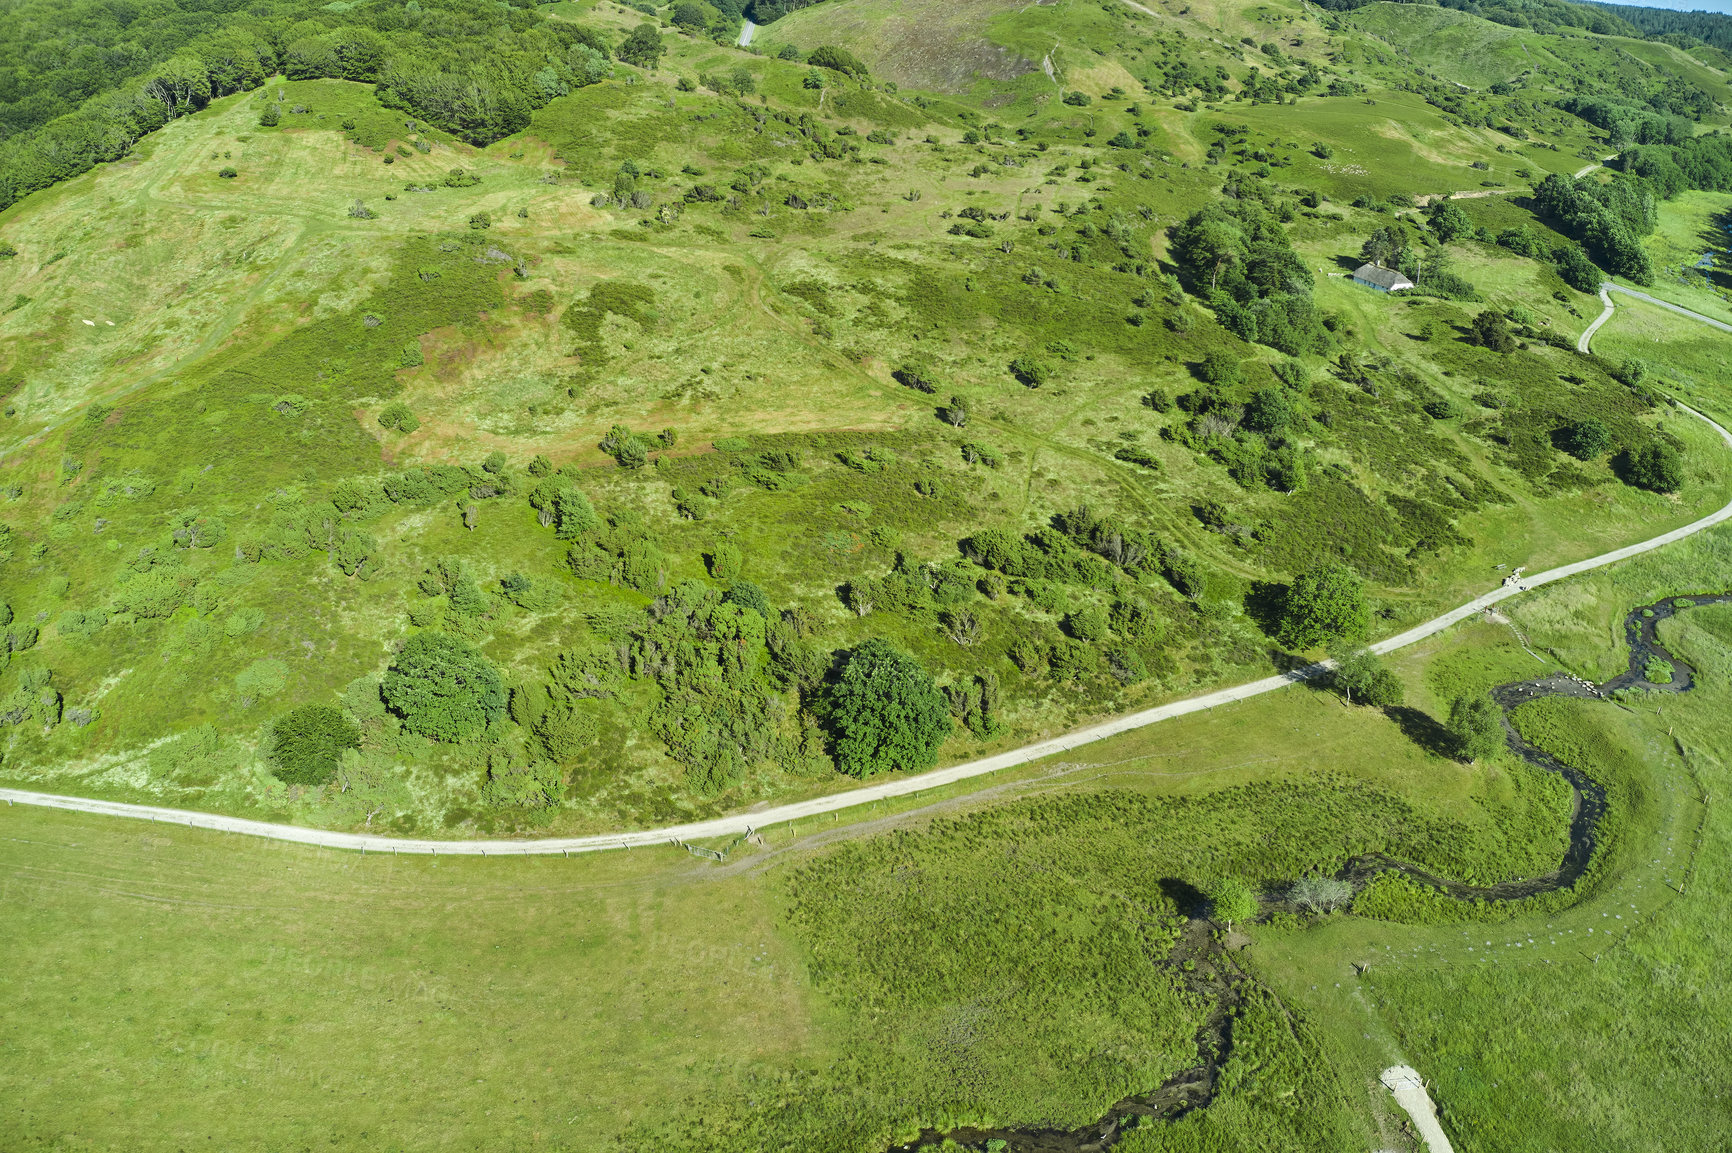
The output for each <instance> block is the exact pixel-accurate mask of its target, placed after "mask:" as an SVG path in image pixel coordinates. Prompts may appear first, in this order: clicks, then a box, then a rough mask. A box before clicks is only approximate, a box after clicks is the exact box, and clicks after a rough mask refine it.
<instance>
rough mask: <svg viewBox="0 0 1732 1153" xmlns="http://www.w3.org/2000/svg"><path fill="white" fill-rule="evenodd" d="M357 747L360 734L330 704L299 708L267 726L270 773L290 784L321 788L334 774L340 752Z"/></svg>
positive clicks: (340, 762) (347, 719)
mask: <svg viewBox="0 0 1732 1153" xmlns="http://www.w3.org/2000/svg"><path fill="white" fill-rule="evenodd" d="M360 747H361V733H360V730H359V729H357V728H355V726H354V724H353V723H352V722H351V721H350V720H349V718H348V717H345V716H344V715H343V711H342V710H341V709H338V708H334V707H333V706H331V705H302V706H301V707H300V708H297V709H291V710H290V711H288V712H286V713H284V714H283V715H282V716H280V717H278V718H277V719H276V722H275V723H274V724H273V725H271V751H270V762H271V771H272V772H273V773H275V774H276V776H277V777H278V779H280V780H282V781H285V782H286V783H288V784H291V785H323V784H325V783H327V782H329V781H330V780H331V778H332V777H334V776H336V775H337V769H338V767H339V766H341V765H342V763H343V750H344V749H358V748H360Z"/></svg>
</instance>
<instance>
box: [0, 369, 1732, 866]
mask: <svg viewBox="0 0 1732 1153" xmlns="http://www.w3.org/2000/svg"><path fill="white" fill-rule="evenodd" d="M1678 407H1679V408H1680V409H1683V410H1684V411H1685V412H1688V413H1690V414H1691V415H1692V416H1695V417H1697V418H1699V419H1701V420H1703V421H1706V422H1707V423H1708V424H1709V425H1710V426H1711V427H1712V428H1713V429H1714V431H1715V432H1717V433H1719V434H1720V439H1721V440H1722V441H1724V442H1725V444H1726V447H1727V448H1728V449H1732V432H1727V431H1726V429H1724V428H1722V427H1721V426H1720V425H1718V424H1716V423H1715V422H1714V421H1712V420H1709V418H1708V417H1706V416H1703V415H1702V414H1701V413H1699V412H1697V411H1696V410H1695V409H1693V408H1690V407H1689V406H1688V405H1684V404H1680V405H1678ZM1728 519H1732V503H1729V504H1727V505H1726V506H1725V507H1723V508H1721V509H1718V510H1716V511H1715V512H1712V513H1710V514H1709V515H1707V516H1705V517H1702V518H1701V519H1700V520H1697V521H1693V522H1691V523H1690V524H1687V525H1684V526H1683V527H1681V528H1675V529H1673V530H1672V531H1671V532H1666V533H1661V534H1660V535H1659V536H1657V537H1654V538H1652V539H1650V540H1645V541H1641V542H1640V543H1637V544H1632V545H1626V546H1625V547H1623V548H1620V549H1614V550H1613V551H1611V552H1608V553H1602V554H1601V555H1599V556H1596V557H1590V558H1588V559H1587V560H1580V561H1576V562H1575V563H1574V564H1567V565H1560V566H1559V567H1557V568H1553V569H1547V570H1546V571H1545V572H1541V573H1535V574H1533V575H1531V576H1527V577H1524V578H1523V579H1522V581H1521V583H1520V584H1513V583H1511V584H1504V585H1500V586H1499V587H1498V588H1495V589H1493V590H1492V591H1491V592H1488V593H1486V594H1484V595H1483V596H1478V597H1475V598H1474V599H1473V600H1471V601H1468V602H1467V603H1466V604H1464V605H1461V606H1460V607H1458V608H1454V609H1451V610H1450V611H1449V612H1446V613H1444V614H1443V615H1442V616H1439V617H1434V618H1433V619H1431V620H1429V621H1426V622H1425V623H1424V624H1420V625H1415V626H1414V627H1413V628H1410V629H1408V630H1407V631H1406V632H1404V633H1401V634H1399V635H1397V636H1393V637H1389V638H1387V639H1385V640H1381V641H1378V642H1376V643H1375V644H1373V645H1371V646H1370V647H1371V651H1372V652H1375V653H1389V652H1394V651H1395V650H1396V649H1400V648H1405V647H1406V646H1408V645H1411V644H1414V643H1415V642H1417V641H1421V640H1424V639H1425V638H1426V637H1430V636H1434V635H1436V634H1437V633H1440V632H1442V631H1443V630H1444V629H1447V628H1449V627H1450V626H1451V625H1454V624H1457V623H1459V622H1461V621H1464V620H1466V619H1467V618H1468V617H1471V616H1473V615H1474V614H1475V613H1477V612H1480V611H1481V610H1483V609H1486V608H1489V607H1490V606H1492V605H1495V604H1497V603H1498V602H1499V601H1504V600H1508V599H1509V598H1510V597H1513V596H1519V595H1520V594H1521V593H1522V592H1524V591H1526V590H1527V589H1531V588H1535V587H1537V586H1539V585H1543V584H1550V583H1552V582H1553V581H1559V580H1564V579H1566V578H1569V577H1573V576H1577V575H1579V574H1581V573H1585V572H1591V571H1593V570H1594V569H1597V568H1602V567H1604V566H1606V565H1609V564H1615V563H1616V562H1618V561H1621V560H1626V559H1628V558H1630V557H1633V556H1639V555H1641V554H1642V553H1645V552H1650V551H1652V550H1654V549H1657V548H1660V547H1661V546H1663V545H1668V544H1671V543H1673V542H1674V541H1680V540H1683V539H1684V538H1685V537H1688V536H1691V535H1693V534H1695V533H1699V532H1701V531H1702V530H1703V529H1706V528H1711V527H1712V526H1714V525H1717V524H1719V523H1721V522H1722V521H1725V520H1728ZM1327 668H1328V665H1327V663H1323V664H1315V665H1309V666H1307V667H1305V668H1303V669H1298V670H1295V671H1293V672H1290V673H1283V674H1280V675H1278V676H1272V677H1264V678H1263V679H1262V680H1258V681H1252V682H1250V683H1249V684H1243V685H1235V686H1233V687H1231V688H1225V689H1219V690H1217V691H1215V692H1212V693H1205V694H1203V695H1202V696H1198V697H1190V698H1187V699H1185V700H1182V701H1172V702H1170V703H1168V704H1164V705H1157V706H1156V707H1154V708H1152V709H1144V710H1142V711H1141V712H1136V713H1129V714H1127V715H1125V716H1122V717H1114V718H1113V719H1111V720H1108V721H1103V722H1101V723H1100V724H1098V725H1092V726H1090V727H1089V728H1086V729H1079V730H1078V731H1076V732H1073V733H1066V734H1065V735H1063V736H1059V737H1053V738H1052V739H1050V740H1045V741H1038V742H1036V743H1035V744H1032V745H1024V746H1023V747H1022V748H1020V749H1012V750H1011V751H1010V752H1006V753H999V754H998V755H997V756H991V757H984V758H982V759H980V760H978V761H968V762H965V763H963V764H960V765H952V766H950V767H949V768H944V769H934V770H932V771H931V772H927V773H920V774H917V775H915V776H912V777H902V778H900V779H897V780H893V781H885V782H883V783H881V784H876V785H867V786H864V787H862V788H858V789H851V790H849V791H848V792H845V793H832V794H830V795H829V796H826V797H816V798H814V799H812V800H809V801H797V802H794V803H792V804H787V805H778V806H776V807H775V808H771V809H764V810H761V811H759V812H755V813H735V814H733V815H731V816H726V817H717V818H714V819H713V820H708V821H696V822H693V823H691V824H685V825H675V826H672V827H669V828H663V829H644V830H640V831H637V832H627V833H607V834H602V835H600V836H590V837H557V838H548V839H545V840H538V841H427V840H409V839H398V838H394V837H382V836H375V835H372V834H366V833H336V832H323V831H321V830H318V829H304V828H300V827H298V826H295V825H275V824H269V823H267V822H265V821H250V820H246V819H244V818H240V817H223V816H217V815H215V814H213V813H195V812H190V811H187V810H184V809H162V808H156V807H153V806H150V805H132V804H126V803H123V802H120V801H98V800H91V799H89V798H85V797H64V796H56V795H54V794H51V793H36V792H27V791H25V790H22V789H0V800H4V801H6V802H7V803H8V804H13V803H16V804H21V805H42V806H46V807H48V808H55V809H69V810H72V811H74V812H81V813H99V814H103V815H106V816H114V817H132V818H137V819H142V820H151V821H158V822H161V823H164V824H175V825H186V826H190V827H192V828H200V829H217V830H222V831H224V832H231V833H244V834H246V835H248V836H256V837H269V838H272V839H274V840H279V841H295V842H298V843H301V844H307V845H324V846H328V847H330V848H337V849H358V850H360V851H362V852H374V853H393V852H395V853H435V854H437V853H448V854H463V855H470V856H487V855H488V854H492V855H494V856H516V855H547V854H567V855H569V854H571V853H589V852H596V851H598V850H601V849H628V848H632V847H634V846H645V845H663V844H667V843H669V842H671V841H690V840H701V839H705V838H710V837H729V836H738V835H739V834H742V833H745V832H746V831H747V830H749V829H753V828H759V829H762V828H768V827H770V826H772V825H777V824H781V823H783V822H785V821H797V820H804V819H806V818H809V817H817V816H822V815H824V814H826V813H839V812H841V811H842V810H844V809H852V808H855V807H857V806H860V805H866V804H871V803H872V802H874V801H883V800H891V799H893V798H897V797H906V796H910V795H912V794H915V793H920V792H924V791H926V790H927V789H933V788H938V787H939V786H942V785H952V784H956V783H957V782H959V781H966V780H971V779H972V778H974V777H982V776H985V775H987V774H988V773H996V772H998V771H1000V770H1001V769H1008V768H1012V767H1014V766H1016V765H1025V764H1028V763H1029V762H1031V761H1038V760H1040V759H1042V758H1043V757H1050V756H1052V755H1054V754H1056V753H1063V752H1068V751H1070V750H1071V749H1075V748H1078V747H1080V746H1082V745H1087V744H1092V743H1093V742H1095V741H1100V740H1105V739H1106V738H1108V737H1114V736H1117V735H1118V734H1120V733H1128V732H1130V731H1131V730H1133V729H1140V728H1144V727H1146V726H1148V725H1154V724H1159V723H1160V722H1162V721H1166V720H1171V719H1173V718H1174V717H1183V716H1189V715H1190V714H1192V713H1200V712H1204V711H1206V710H1208V709H1212V708H1214V707H1216V706H1217V705H1228V704H1232V703H1233V702H1235V701H1242V700H1247V699H1249V698H1251V697H1256V696H1261V695H1263V694H1264V693H1272V692H1274V691H1275V690H1277V689H1283V688H1286V687H1287V686H1288V685H1292V684H1296V683H1299V682H1302V681H1306V680H1310V679H1313V678H1315V677H1317V676H1319V675H1321V674H1322V673H1323V672H1324V671H1326V669H1327Z"/></svg>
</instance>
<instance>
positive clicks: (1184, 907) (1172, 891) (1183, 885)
mask: <svg viewBox="0 0 1732 1153" xmlns="http://www.w3.org/2000/svg"><path fill="white" fill-rule="evenodd" d="M1155 883H1156V884H1158V885H1160V887H1161V893H1162V894H1163V895H1164V896H1165V897H1166V898H1167V900H1169V901H1171V902H1172V903H1173V904H1174V906H1176V907H1177V908H1178V910H1179V912H1181V913H1183V914H1184V915H1185V916H1187V917H1190V916H1195V915H1197V914H1198V913H1200V912H1201V911H1202V910H1203V909H1205V908H1207V907H1208V904H1209V898H1208V897H1206V896H1204V895H1203V891H1202V890H1201V889H1199V888H1197V887H1196V886H1195V885H1193V884H1191V883H1190V882H1189V881H1181V880H1180V879H1179V878H1177V877H1162V878H1161V879H1160V880H1159V881H1157V882H1155Z"/></svg>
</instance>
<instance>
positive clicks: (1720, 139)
mask: <svg viewBox="0 0 1732 1153" xmlns="http://www.w3.org/2000/svg"><path fill="white" fill-rule="evenodd" d="M1617 164H1618V167H1619V168H1621V169H1623V171H1625V172H1626V173H1629V174H1630V175H1632V176H1639V177H1641V178H1642V179H1643V180H1645V181H1647V183H1648V184H1649V185H1651V186H1652V187H1653V189H1654V191H1655V192H1656V193H1657V194H1658V195H1659V196H1660V197H1661V198H1662V199H1668V200H1669V199H1671V198H1672V197H1674V196H1676V195H1678V193H1680V192H1683V191H1685V190H1686V189H1691V188H1696V189H1701V190H1703V191H1706V192H1724V191H1726V190H1727V189H1732V136H1726V135H1723V134H1721V133H1712V134H1710V135H1705V136H1695V137H1692V138H1690V139H1688V140H1685V141H1683V142H1682V143H1679V144H1675V145H1673V144H1653V145H1639V146H1637V147H1634V148H1629V149H1626V150H1625V151H1624V152H1623V153H1622V154H1621V155H1620V156H1619V157H1618V160H1617Z"/></svg>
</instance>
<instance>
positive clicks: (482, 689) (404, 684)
mask: <svg viewBox="0 0 1732 1153" xmlns="http://www.w3.org/2000/svg"><path fill="white" fill-rule="evenodd" d="M380 693H381V695H382V696H383V697H384V699H385V704H386V706H387V707H388V708H389V709H390V710H391V711H392V712H393V713H396V714H397V716H398V717H400V718H402V721H403V727H404V728H405V729H407V730H409V731H410V732H412V733H415V734H417V735H419V736H423V737H427V738H429V739H431V740H435V741H445V742H455V741H461V740H463V739H465V738H467V737H471V736H474V735H475V734H476V733H479V732H480V731H481V730H482V729H484V728H486V727H487V725H489V724H491V723H492V722H493V721H495V720H497V719H499V717H500V716H502V715H503V714H504V712H505V684H504V682H503V681H501V680H500V679H499V673H498V672H497V671H496V670H495V669H494V668H493V666H492V665H491V664H490V663H488V660H487V658H486V657H484V656H482V655H481V652H480V650H479V649H477V648H475V646H473V645H471V644H470V643H469V642H467V641H463V640H459V639H458V638H456V637H450V636H446V635H444V634H443V633H418V634H416V635H415V636H412V637H410V638H409V639H408V641H406V642H405V643H404V645H403V649H402V651H401V652H399V653H398V654H397V658H396V659H395V660H394V661H392V662H391V665H390V667H389V668H387V669H386V670H385V678H384V681H383V683H382V684H381V686H380Z"/></svg>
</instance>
